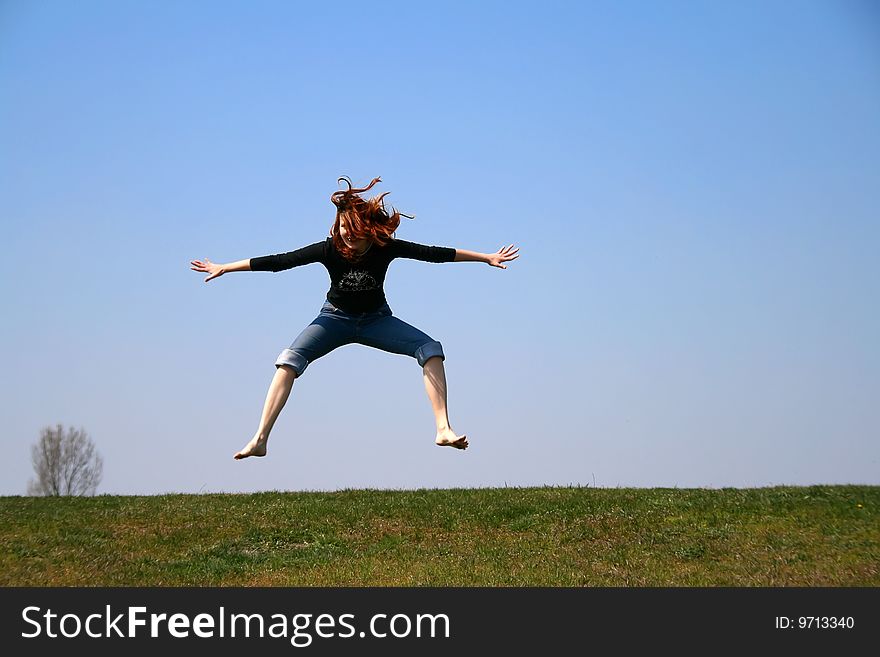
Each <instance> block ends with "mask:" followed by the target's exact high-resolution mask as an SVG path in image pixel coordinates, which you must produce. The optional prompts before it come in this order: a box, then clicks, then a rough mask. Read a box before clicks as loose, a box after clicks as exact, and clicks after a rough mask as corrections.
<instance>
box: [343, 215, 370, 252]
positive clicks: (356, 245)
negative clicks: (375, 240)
mask: <svg viewBox="0 0 880 657" xmlns="http://www.w3.org/2000/svg"><path fill="white" fill-rule="evenodd" d="M339 237H341V238H342V241H343V242H345V245H346V246H347V247H348V248H350V249H354V250H355V251H358V252H363V251H366V250H367V247H368V246H369V245H370V240H369V239H368V238H366V237H362V238H360V239H355V238H354V237H353V236H352V234H351V231H350V230H349V229H348V222H347V221H346V220H345V219H340V220H339Z"/></svg>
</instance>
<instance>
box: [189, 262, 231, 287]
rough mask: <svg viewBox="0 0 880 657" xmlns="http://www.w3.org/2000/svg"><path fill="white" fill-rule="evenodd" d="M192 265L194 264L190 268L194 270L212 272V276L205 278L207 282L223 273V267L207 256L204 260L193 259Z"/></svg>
mask: <svg viewBox="0 0 880 657" xmlns="http://www.w3.org/2000/svg"><path fill="white" fill-rule="evenodd" d="M190 265H192V266H191V267H190V269H192V270H193V271H202V272H208V273H209V274H210V276H208V278H206V279H205V283H207V282H208V281H210V280H211V279H212V278H217V277H218V276H222V275H223V267H221V266H220V265H218V264H216V263H214V262H211V261H210V260H208V259H207V258H205V261H204V262H202V261H201V260H193V261H192V262H191V263H190Z"/></svg>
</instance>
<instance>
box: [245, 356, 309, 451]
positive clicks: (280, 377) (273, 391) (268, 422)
mask: <svg viewBox="0 0 880 657" xmlns="http://www.w3.org/2000/svg"><path fill="white" fill-rule="evenodd" d="M295 379H296V371H295V370H294V369H293V368H292V367H291V366H290V365H279V366H278V368H277V369H276V370H275V376H274V377H273V378H272V383H271V384H270V385H269V392H268V393H267V394H266V402H265V403H264V404H263V415H262V417H261V418H260V426H259V428H257V432H256V433H255V434H254V437H253V438H251V441H250V442H249V443H248V444H247V445H245V446H244V447H243V448H242V449H241V451H239V452H236V454H235V456H234V457H233V458H235V459H238V460H240V459H246V458H247V457H248V456H266V443H267V442H268V441H269V434H270V433H271V432H272V427H274V426H275V420H277V419H278V414H279V413H280V412H281V409H282V408H284V404H286V403H287V398H288V397H289V396H290V390H291V388H293V382H294V380H295Z"/></svg>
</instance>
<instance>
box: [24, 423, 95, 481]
mask: <svg viewBox="0 0 880 657" xmlns="http://www.w3.org/2000/svg"><path fill="white" fill-rule="evenodd" d="M31 458H32V460H33V463H34V472H35V473H36V475H37V476H36V479H32V480H31V481H30V483H29V484H28V495H47V496H57V495H92V494H94V492H95V489H96V488H97V487H98V484H99V483H100V482H101V475H102V474H103V471H104V463H103V461H102V460H101V455H100V454H98V452H97V450H95V444H94V443H93V442H92V439H91V438H89V437H88V435H87V434H86V432H85V431H84V430H82V429H80V430H79V431H77V430H76V429H70V430H69V431H66V432H65V431H64V428H63V427H62V426H61V425H60V424H59V425H58V426H57V427H56V428H55V429H53V428H51V427H46V428H45V429H43V430H42V431H41V432H40V440H39V441H38V442H37V443H36V444H35V445H33V447H31Z"/></svg>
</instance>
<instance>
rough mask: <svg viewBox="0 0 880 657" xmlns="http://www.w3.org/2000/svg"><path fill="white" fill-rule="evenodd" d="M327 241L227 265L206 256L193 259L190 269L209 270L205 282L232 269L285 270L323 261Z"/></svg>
mask: <svg viewBox="0 0 880 657" xmlns="http://www.w3.org/2000/svg"><path fill="white" fill-rule="evenodd" d="M325 243H326V240H325V241H324V242H315V243H314V244H309V245H308V246H304V247H302V248H301V249H297V250H296V251H288V252H287V253H279V254H276V255H268V256H260V257H259V258H249V259H247V260H239V261H237V262H230V263H227V264H225V265H220V264H217V263H215V262H211V261H210V260H208V259H207V258H205V260H204V261H202V260H193V261H192V262H191V263H190V265H192V266H191V267H190V269H192V270H193V271H204V272H208V274H210V275H209V276H208V277H207V278H206V279H205V283H207V282H208V281H210V280H211V279H212V278H217V277H218V276H222V275H223V274H225V273H226V272H230V271H276V272H277V271H283V270H285V269H291V268H293V267H300V266H302V265H308V264H310V263H313V262H323V261H324V249H325Z"/></svg>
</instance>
